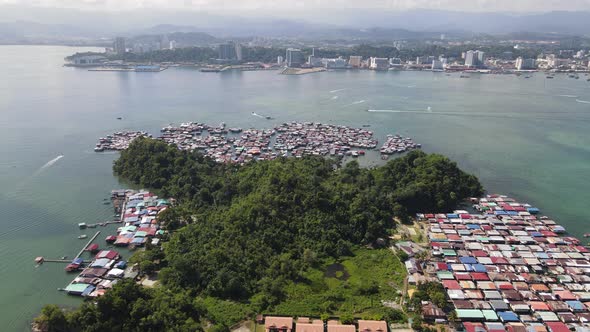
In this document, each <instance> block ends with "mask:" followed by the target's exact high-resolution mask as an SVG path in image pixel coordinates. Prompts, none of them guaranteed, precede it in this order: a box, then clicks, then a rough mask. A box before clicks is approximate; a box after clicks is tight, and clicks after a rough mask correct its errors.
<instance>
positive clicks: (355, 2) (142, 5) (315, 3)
mask: <svg viewBox="0 0 590 332" xmlns="http://www.w3.org/2000/svg"><path fill="white" fill-rule="evenodd" d="M0 4H8V5H18V6H21V5H23V6H35V7H51V8H78V9H93V10H109V11H121V10H133V9H161V8H166V9H184V10H186V9H190V10H197V11H212V12H215V11H224V12H236V11H246V10H248V11H259V12H285V11H291V10H295V11H309V10H315V9H334V8H339V9H354V8H362V9H388V10H396V11H397V10H408V9H417V8H426V9H445V10H458V11H476V12H488V11H501V12H520V13H526V12H544V11H552V10H569V11H575V10H590V0H0Z"/></svg>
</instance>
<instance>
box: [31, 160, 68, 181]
mask: <svg viewBox="0 0 590 332" xmlns="http://www.w3.org/2000/svg"><path fill="white" fill-rule="evenodd" d="M63 157H64V156H63V155H59V156H57V157H55V158H53V159H51V160H50V161H48V162H47V163H46V164H45V165H43V166H41V168H39V169H38V170H37V171H36V172H35V174H33V176H37V175H39V174H41V172H43V171H44V170H45V169H47V168H49V167H51V166H53V165H55V163H57V162H58V161H59V160H60V159H61V158H63Z"/></svg>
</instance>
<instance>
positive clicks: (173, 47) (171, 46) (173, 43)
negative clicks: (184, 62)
mask: <svg viewBox="0 0 590 332" xmlns="http://www.w3.org/2000/svg"><path fill="white" fill-rule="evenodd" d="M169 46H170V47H169V48H170V49H171V50H174V49H176V40H171V41H170V45H169Z"/></svg>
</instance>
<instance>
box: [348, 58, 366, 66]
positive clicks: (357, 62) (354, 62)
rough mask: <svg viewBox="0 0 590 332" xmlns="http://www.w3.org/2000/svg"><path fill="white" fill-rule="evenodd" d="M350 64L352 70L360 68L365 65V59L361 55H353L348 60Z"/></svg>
mask: <svg viewBox="0 0 590 332" xmlns="http://www.w3.org/2000/svg"><path fill="white" fill-rule="evenodd" d="M348 64H349V65H350V66H351V67H352V68H360V67H361V66H362V64H363V57H362V56H360V55H351V56H350V58H349V59H348Z"/></svg>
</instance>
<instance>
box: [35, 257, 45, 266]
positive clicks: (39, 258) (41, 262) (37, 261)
mask: <svg viewBox="0 0 590 332" xmlns="http://www.w3.org/2000/svg"><path fill="white" fill-rule="evenodd" d="M44 261H45V258H43V257H41V256H39V257H37V258H35V263H37V264H43V262H44Z"/></svg>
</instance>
